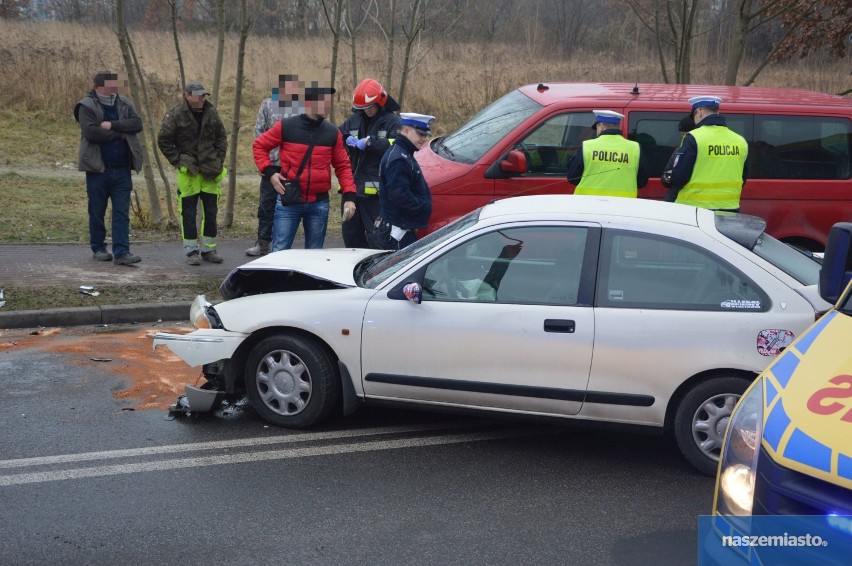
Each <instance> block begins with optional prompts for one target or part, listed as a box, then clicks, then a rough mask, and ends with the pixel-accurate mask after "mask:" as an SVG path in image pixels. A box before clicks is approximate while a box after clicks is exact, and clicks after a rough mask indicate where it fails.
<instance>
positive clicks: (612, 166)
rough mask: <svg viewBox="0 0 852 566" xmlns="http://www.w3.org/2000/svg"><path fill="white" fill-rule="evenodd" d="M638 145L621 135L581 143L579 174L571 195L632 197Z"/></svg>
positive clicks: (636, 173) (637, 168)
mask: <svg viewBox="0 0 852 566" xmlns="http://www.w3.org/2000/svg"><path fill="white" fill-rule="evenodd" d="M638 173H639V144H638V143H636V142H635V141H630V140H628V139H625V138H624V137H622V136H617V135H604V136H599V137H597V138H594V139H591V140H586V141H584V142H583V177H582V178H581V179H580V182H579V183H577V188H576V189H575V190H574V194H575V195H602V196H611V197H632V198H636V194H637V185H636V176H637V175H638Z"/></svg>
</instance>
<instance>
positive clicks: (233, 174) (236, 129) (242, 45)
mask: <svg viewBox="0 0 852 566" xmlns="http://www.w3.org/2000/svg"><path fill="white" fill-rule="evenodd" d="M250 28H251V21H250V20H249V17H248V7H247V6H246V0H240V42H239V49H238V51H237V88H236V92H235V93H234V121H233V123H232V126H231V148H230V153H231V159H230V171H229V172H228V196H227V198H226V199H225V218H224V226H225V227H227V228H230V227H231V226H232V225H233V224H234V202H235V201H236V195H237V142H238V140H239V135H240V103H241V102H242V99H243V72H244V67H245V58H246V41H247V39H248V34H249V29H250Z"/></svg>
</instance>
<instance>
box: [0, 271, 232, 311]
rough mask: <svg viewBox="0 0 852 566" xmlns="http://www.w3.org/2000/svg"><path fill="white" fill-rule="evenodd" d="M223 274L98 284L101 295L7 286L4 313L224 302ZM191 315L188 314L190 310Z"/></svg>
mask: <svg viewBox="0 0 852 566" xmlns="http://www.w3.org/2000/svg"><path fill="white" fill-rule="evenodd" d="M221 282H222V278H221V277H216V278H199V279H196V280H195V281H191V282H188V283H179V284H175V283H172V284H168V285H157V284H152V285H133V284H131V285H127V284H123V285H116V286H108V285H98V287H97V290H98V291H99V292H100V294H99V295H98V296H97V297H93V296H91V295H86V294H84V293H81V292H79V291H78V290H77V289H73V288H68V286H67V285H65V286H47V287H5V288H4V289H3V293H4V295H5V301H6V306H5V307H3V308H0V312H7V311H24V310H43V309H55V308H71V307H99V306H105V305H122V304H144V303H174V302H181V301H191V300H193V299H194V298H195V297H196V295H205V296H206V297H207V298H208V299H209V300H211V301H221V300H222V296H221V295H220V294H219V284H220V283H221ZM186 314H187V315H188V313H186Z"/></svg>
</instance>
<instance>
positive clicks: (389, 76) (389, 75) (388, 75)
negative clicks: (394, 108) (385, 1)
mask: <svg viewBox="0 0 852 566" xmlns="http://www.w3.org/2000/svg"><path fill="white" fill-rule="evenodd" d="M389 12H390V25H389V26H388V34H387V36H388V59H387V63H386V64H385V84H386V85H388V88H391V85H392V84H393V50H394V47H395V45H394V42H395V39H396V33H395V30H396V0H390V9H389Z"/></svg>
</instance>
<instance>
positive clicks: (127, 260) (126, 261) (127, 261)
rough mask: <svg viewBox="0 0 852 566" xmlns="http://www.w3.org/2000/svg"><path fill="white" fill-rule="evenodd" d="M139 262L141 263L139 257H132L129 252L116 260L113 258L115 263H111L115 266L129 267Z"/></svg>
mask: <svg viewBox="0 0 852 566" xmlns="http://www.w3.org/2000/svg"><path fill="white" fill-rule="evenodd" d="M140 261H142V258H141V257H139V256H138V255H133V254H132V253H130V252H127V253H126V254H124V255H120V256H118V257H117V258H115V261H114V262H113V263H114V264H115V265H131V264H133V263H139V262H140Z"/></svg>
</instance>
